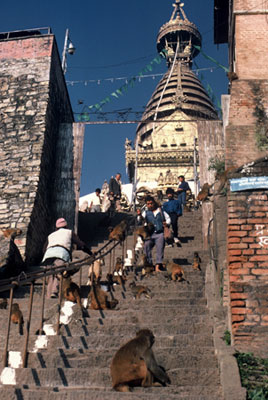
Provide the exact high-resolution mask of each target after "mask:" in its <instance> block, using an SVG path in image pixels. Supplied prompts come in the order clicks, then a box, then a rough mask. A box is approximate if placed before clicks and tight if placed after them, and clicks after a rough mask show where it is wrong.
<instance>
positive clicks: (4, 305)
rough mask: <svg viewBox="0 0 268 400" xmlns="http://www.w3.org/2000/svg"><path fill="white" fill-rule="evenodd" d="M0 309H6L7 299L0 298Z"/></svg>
mask: <svg viewBox="0 0 268 400" xmlns="http://www.w3.org/2000/svg"><path fill="white" fill-rule="evenodd" d="M0 309H2V310H3V309H4V310H6V309H7V299H2V301H1V302H0Z"/></svg>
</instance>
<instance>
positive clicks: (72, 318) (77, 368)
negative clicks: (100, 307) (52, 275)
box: [0, 211, 223, 400]
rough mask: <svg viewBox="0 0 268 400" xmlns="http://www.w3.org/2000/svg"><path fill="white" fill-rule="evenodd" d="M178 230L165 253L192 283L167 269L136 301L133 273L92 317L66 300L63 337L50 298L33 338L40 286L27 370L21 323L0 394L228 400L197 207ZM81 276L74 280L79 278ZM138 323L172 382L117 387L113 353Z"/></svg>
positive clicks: (2, 314) (148, 281)
mask: <svg viewBox="0 0 268 400" xmlns="http://www.w3.org/2000/svg"><path fill="white" fill-rule="evenodd" d="M179 235H180V238H181V242H182V246H181V247H177V246H175V247H172V248H166V249H165V257H166V258H168V259H173V260H174V261H176V262H178V263H179V264H180V265H181V266H183V268H184V270H185V273H186V277H187V280H188V281H189V284H188V283H187V282H185V281H184V282H173V281H169V280H167V279H166V277H165V275H166V273H165V272H161V273H158V274H157V275H154V276H150V277H146V278H144V279H143V280H142V284H144V285H147V286H148V287H149V288H150V289H151V295H152V298H151V299H147V298H141V299H139V300H136V299H134V298H133V296H132V293H131V291H130V289H129V287H128V285H129V283H130V282H131V281H132V280H136V281H137V282H140V274H139V273H138V274H135V272H133V271H130V272H129V273H128V281H127V282H126V285H125V287H124V288H122V287H121V286H115V287H114V292H113V295H114V297H115V298H117V299H118V300H119V304H118V306H117V308H116V309H115V310H108V311H93V310H90V309H88V310H87V315H86V316H85V317H84V318H81V313H80V310H79V309H78V307H77V305H73V304H71V305H70V304H66V305H65V306H64V309H65V308H66V309H67V311H65V312H66V315H65V317H66V318H65V324H63V325H61V328H60V335H56V334H55V322H56V312H57V299H55V300H54V299H50V300H49V301H46V309H45V319H46V321H45V324H46V325H45V327H44V330H45V331H46V335H42V336H37V335H35V333H36V330H37V329H38V328H39V325H40V304H41V286H37V289H36V291H35V294H34V307H33V311H32V325H31V336H30V340H29V351H30V352H29V355H28V364H27V368H24V369H23V368H19V352H21V351H22V349H23V346H24V342H25V337H24V335H23V336H19V335H18V329H17V326H14V325H13V326H11V335H10V342H9V350H10V351H13V352H14V353H10V354H9V357H10V360H11V359H14V360H15V361H16V362H17V365H16V366H17V368H11V367H9V368H5V369H4V370H2V371H0V374H1V378H0V379H1V383H2V385H1V386H0V398H1V399H8V400H9V399H24V400H26V399H34V400H38V399H42V400H43V399H57V400H58V399H60V400H61V399H68V400H69V399H78V398H79V399H102V400H105V399H108V398H109V400H112V399H121V398H122V399H130V398H131V399H144V398H146V399H156V400H158V399H159V400H160V399H184V400H202V399H204V400H205V399H206V400H214V399H215V400H216V399H217V400H218V399H223V395H222V388H221V384H220V373H219V369H218V364H217V360H216V357H215V351H214V345H213V321H212V320H211V318H210V316H209V312H208V308H207V305H206V298H205V269H206V265H207V264H208V262H209V259H208V254H207V252H205V251H204V250H203V249H202V236H201V213H200V211H193V212H191V213H185V214H184V216H183V217H181V218H180V219H179ZM127 245H128V248H131V249H133V238H128V240H127ZM93 250H94V249H93ZM194 251H198V252H199V255H200V257H201V259H202V264H201V268H202V271H196V270H193V268H192V266H191V263H192V260H193V252H194ZM121 252H122V250H121V247H120V246H118V247H117V248H116V256H121ZM106 264H108V262H107V263H106ZM138 264H139V262H138ZM107 268H108V267H107V265H106V266H105V267H104V268H103V269H104V271H103V276H105V275H106V272H107V271H106V270H107ZM76 275H78V274H76ZM76 275H75V276H74V280H76V281H77V280H78V277H77V276H76ZM86 281H87V268H84V269H83V274H82V283H83V284H85V283H86ZM82 292H83V296H84V297H86V296H87V293H88V287H87V286H83V287H82ZM15 297H17V298H15V299H14V302H18V303H19V304H20V306H21V309H22V311H23V314H24V319H25V320H26V319H27V307H28V300H29V293H28V289H27V288H26V289H18V290H17V291H16V292H15ZM64 309H63V311H64ZM7 313H8V311H7V310H0V337H1V344H0V351H1V355H2V353H3V348H4V342H5V335H6V326H5V324H6V321H7ZM71 313H72V314H71ZM141 328H149V329H151V330H152V331H153V333H154V335H155V344H154V346H153V350H154V353H155V356H156V359H157V361H158V363H159V364H160V365H162V366H163V367H164V368H165V369H166V371H167V373H168V375H169V377H170V379H171V385H168V386H167V387H154V388H134V390H133V392H131V393H118V392H115V391H113V390H112V388H111V378H110V363H111V360H112V357H113V355H114V354H115V352H116V351H117V350H118V348H119V347H120V346H121V345H122V344H124V343H125V342H127V341H128V340H129V339H131V338H133V337H135V334H136V331H138V330H139V329H141ZM16 352H18V353H16ZM15 361H13V364H12V365H14V363H15ZM1 362H2V360H1Z"/></svg>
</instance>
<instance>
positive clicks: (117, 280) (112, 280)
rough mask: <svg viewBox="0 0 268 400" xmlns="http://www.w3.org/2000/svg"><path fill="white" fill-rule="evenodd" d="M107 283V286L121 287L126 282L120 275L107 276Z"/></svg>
mask: <svg viewBox="0 0 268 400" xmlns="http://www.w3.org/2000/svg"><path fill="white" fill-rule="evenodd" d="M107 281H108V283H109V285H113V284H115V285H121V286H123V285H124V284H125V282H126V281H127V277H126V276H125V275H120V274H117V275H115V274H107Z"/></svg>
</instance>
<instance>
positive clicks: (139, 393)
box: [0, 385, 223, 400]
mask: <svg viewBox="0 0 268 400" xmlns="http://www.w3.org/2000/svg"><path fill="white" fill-rule="evenodd" d="M23 386H24V387H23ZM23 386H18V385H16V387H14V388H13V387H10V386H7V387H5V388H4V389H3V388H1V387H0V398H1V399H3V400H5V399H6V400H20V399H21V400H22V399H23V400H77V399H79V400H89V399H90V400H118V399H122V400H143V399H145V398H146V400H167V399H168V400H175V399H176V400H222V399H223V397H222V393H221V391H220V390H219V387H218V386H210V387H207V386H201V385H199V386H192V385H190V386H180V387H177V386H176V387H174V386H168V387H157V388H134V389H133V391H132V392H129V393H119V392H115V391H114V390H112V389H111V388H99V387H92V386H91V387H88V388H81V387H75V390H73V388H71V387H69V388H68V387H64V388H62V387H55V388H48V387H46V388H41V387H40V388H37V387H36V388H34V389H33V388H31V389H29V388H25V385H23Z"/></svg>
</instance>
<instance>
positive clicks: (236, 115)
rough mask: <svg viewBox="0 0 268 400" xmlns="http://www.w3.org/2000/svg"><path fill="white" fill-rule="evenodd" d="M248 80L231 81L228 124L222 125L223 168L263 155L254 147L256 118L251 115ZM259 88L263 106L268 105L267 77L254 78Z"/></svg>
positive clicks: (252, 103) (253, 100) (252, 100)
mask: <svg viewBox="0 0 268 400" xmlns="http://www.w3.org/2000/svg"><path fill="white" fill-rule="evenodd" d="M252 83H253V81H252V80H247V81H246V80H240V79H238V80H236V81H233V82H232V88H231V99H230V111H229V124H228V126H227V127H226V151H225V153H226V154H225V159H226V168H228V167H231V166H235V167H239V166H240V165H241V164H245V163H248V162H251V161H254V160H256V159H258V158H260V157H263V156H265V155H266V153H267V152H266V151H265V150H263V151H262V150H260V149H259V148H258V147H257V136H256V132H257V120H256V117H255V116H254V115H253V113H254V112H255V108H256V106H257V103H256V96H255V95H254V93H253V90H252ZM254 84H255V85H257V86H258V87H259V88H260V91H261V93H262V103H263V106H264V108H268V80H265V81H263V80H257V79H255V80H254Z"/></svg>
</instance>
